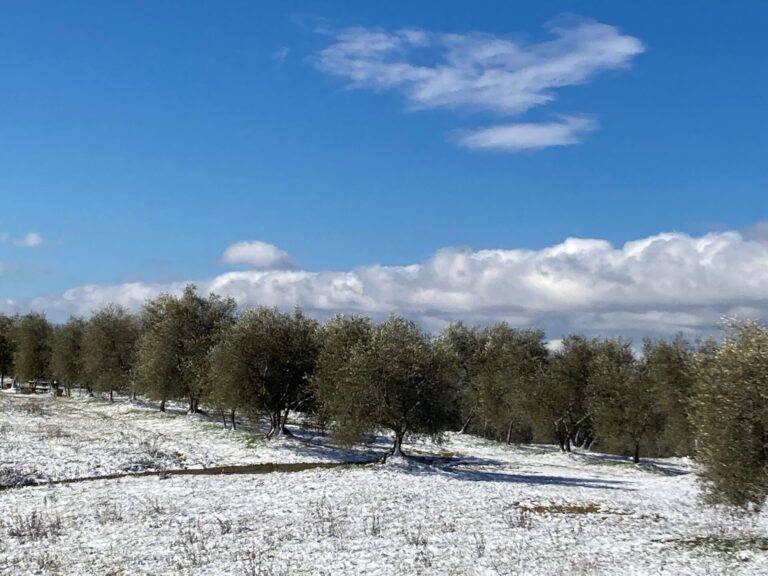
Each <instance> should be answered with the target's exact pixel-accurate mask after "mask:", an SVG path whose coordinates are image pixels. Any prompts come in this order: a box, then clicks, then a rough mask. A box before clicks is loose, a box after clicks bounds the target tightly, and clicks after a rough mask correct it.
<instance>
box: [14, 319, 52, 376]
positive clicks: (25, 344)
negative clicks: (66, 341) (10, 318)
mask: <svg viewBox="0 0 768 576" xmlns="http://www.w3.org/2000/svg"><path fill="white" fill-rule="evenodd" d="M51 332H52V331H51V325H50V324H49V323H48V320H46V318H45V316H44V315H42V314H35V313H32V314H27V315H26V316H22V317H21V318H19V321H18V324H17V325H16V330H15V339H16V351H15V354H14V368H15V371H16V377H17V378H19V379H20V380H33V379H44V378H48V377H49V376H50V367H51Z"/></svg>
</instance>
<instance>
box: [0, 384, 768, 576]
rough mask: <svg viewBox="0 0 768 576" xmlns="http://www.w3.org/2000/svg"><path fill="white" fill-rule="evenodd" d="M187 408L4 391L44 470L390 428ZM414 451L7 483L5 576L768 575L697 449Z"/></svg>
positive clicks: (314, 448)
mask: <svg viewBox="0 0 768 576" xmlns="http://www.w3.org/2000/svg"><path fill="white" fill-rule="evenodd" d="M30 402H34V403H35V404H36V405H37V406H38V407H39V409H40V411H38V410H37V409H35V408H30V407H29V406H28V403H30ZM180 412H181V411H180V410H178V411H173V412H169V413H166V414H161V413H159V412H158V411H157V410H155V409H152V407H151V406H147V405H141V404H132V403H130V402H128V401H127V400H123V401H120V402H116V403H115V404H113V405H110V404H109V403H107V402H104V401H103V400H93V399H84V398H72V399H67V398H58V399H52V398H49V397H47V398H41V397H36V398H32V399H30V398H27V397H21V396H8V395H2V396H0V418H2V420H0V470H5V471H6V472H7V471H9V470H12V471H14V473H15V474H16V475H17V476H19V475H20V476H22V477H25V478H27V481H29V479H30V478H37V479H39V480H57V479H58V480H60V479H66V478H77V477H84V476H98V475H104V474H108V473H127V472H131V471H140V470H147V469H149V470H162V469H174V468H184V467H187V468H203V467H211V466H218V465H245V464H254V463H265V462H273V463H289V462H307V463H311V462H333V461H338V462H343V461H347V460H350V459H353V460H360V459H362V458H364V457H372V456H373V455H374V454H375V455H381V454H382V453H383V451H384V442H385V441H386V439H381V438H380V439H378V443H375V444H373V445H371V446H365V447H359V449H357V450H356V451H354V452H348V451H344V450H340V449H337V448H335V447H333V446H331V445H330V444H329V443H328V442H327V441H325V439H324V438H323V436H322V435H321V434H320V433H319V432H312V431H311V430H304V429H302V428H300V427H298V426H294V427H292V429H293V430H294V431H295V432H297V434H299V435H300V436H299V438H298V439H280V440H278V441H276V442H274V443H268V442H266V441H264V440H262V439H261V438H260V435H259V434H257V433H255V431H254V430H253V428H251V430H246V429H241V430H238V431H232V430H225V429H224V427H223V426H222V424H221V421H220V420H218V421H217V420H215V419H213V420H210V419H207V418H206V417H204V416H187V415H185V414H182V413H180ZM243 428H245V427H243ZM153 443H154V444H153ZM404 450H405V451H406V452H407V453H409V454H411V455H414V454H416V455H418V456H417V457H416V458H389V459H388V460H387V462H386V463H384V464H365V465H356V466H344V467H337V468H314V469H307V470H303V471H300V472H290V473H289V472H273V473H269V474H255V475H205V476H203V475H184V476H170V477H167V478H165V479H163V478H164V476H163V475H161V474H157V475H151V476H142V477H130V476H129V477H122V478H117V479H110V480H93V481H87V482H80V483H72V484H44V485H40V486H24V487H18V488H11V489H7V490H3V491H0V573H2V574H14V575H16V574H153V575H155V574H214V575H218V574H222V575H223V574H227V575H230V574H245V575H249V574H251V575H289V574H290V575H294V574H299V575H300V574H318V575H321V574H327V575H331V574H333V575H339V574H349V575H356V574H377V575H407V574H441V575H451V574H455V575H463V574H469V575H483V576H484V575H496V574H526V575H527V574H624V575H631V574H768V552H767V551H766V550H765V548H766V546H765V540H761V539H765V538H766V535H767V534H768V519H766V515H765V513H762V514H739V513H735V512H730V511H728V510H724V509H719V508H709V507H705V506H703V505H702V504H701V503H700V502H699V500H698V498H699V491H698V487H697V485H696V480H695V476H694V474H692V473H691V472H692V470H693V466H694V465H693V463H691V462H690V461H687V460H683V459H664V460H654V461H652V462H646V463H644V464H643V465H641V466H634V465H632V464H631V463H629V462H627V461H626V460H624V459H622V458H616V457H608V456H603V455H600V454H591V453H579V454H562V453H560V452H559V451H558V450H556V449H554V448H553V447H550V446H505V445H501V444H497V443H493V442H489V441H485V440H482V439H478V438H474V437H471V436H462V435H457V434H449V435H446V438H445V441H444V443H443V444H441V445H439V446H435V445H433V444H431V443H429V442H416V443H409V444H407V445H404ZM427 454H429V455H432V456H429V457H428V456H426V455H427ZM434 456H437V457H434ZM1 479H2V476H0V481H1ZM734 543H735V544H734ZM761 548H762V550H761Z"/></svg>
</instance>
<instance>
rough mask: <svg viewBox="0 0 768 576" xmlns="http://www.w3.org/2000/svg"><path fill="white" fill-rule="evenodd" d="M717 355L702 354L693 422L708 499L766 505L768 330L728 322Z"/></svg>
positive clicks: (698, 371)
mask: <svg viewBox="0 0 768 576" xmlns="http://www.w3.org/2000/svg"><path fill="white" fill-rule="evenodd" d="M723 330H724V331H725V338H724V340H723V343H722V344H721V346H720V347H719V349H717V350H716V351H715V352H714V353H707V352H706V350H705V351H702V352H700V353H699V354H698V355H697V372H696V374H697V384H696V388H695V394H694V402H693V408H694V409H693V414H692V422H693V425H694V430H695V432H696V439H697V443H698V446H697V450H696V455H697V460H698V461H699V462H700V463H701V476H700V478H701V481H702V483H703V485H704V489H705V494H706V496H707V499H708V500H709V501H711V502H723V503H728V504H733V505H736V506H747V505H749V504H753V505H756V506H758V507H760V506H762V505H763V503H764V502H765V499H766V496H768V330H766V328H765V327H763V326H761V325H760V324H758V323H756V322H752V321H744V322H737V321H734V320H727V321H725V322H724V324H723Z"/></svg>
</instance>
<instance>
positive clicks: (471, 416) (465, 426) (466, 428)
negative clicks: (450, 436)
mask: <svg viewBox="0 0 768 576" xmlns="http://www.w3.org/2000/svg"><path fill="white" fill-rule="evenodd" d="M473 417H474V414H470V415H469V418H467V419H466V421H465V422H464V426H462V427H461V430H459V434H466V433H467V430H469V425H470V424H471V422H472V418H473Z"/></svg>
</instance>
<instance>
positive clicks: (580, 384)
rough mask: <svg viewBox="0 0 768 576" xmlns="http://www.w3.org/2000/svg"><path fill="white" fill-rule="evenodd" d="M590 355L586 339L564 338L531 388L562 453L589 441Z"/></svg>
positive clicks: (590, 345) (590, 347) (590, 343)
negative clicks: (535, 384) (534, 385)
mask: <svg viewBox="0 0 768 576" xmlns="http://www.w3.org/2000/svg"><path fill="white" fill-rule="evenodd" d="M593 356H594V345H593V343H592V342H591V341H590V340H587V339H586V338H584V337H582V336H577V335H571V336H567V337H566V338H564V339H563V343H562V346H561V348H560V349H559V350H558V351H557V352H555V353H554V354H552V356H551V359H550V363H549V369H548V370H547V371H546V372H544V373H542V377H541V378H540V379H539V381H538V382H537V386H536V387H535V388H534V389H535V394H536V403H537V405H538V408H539V412H540V413H541V414H542V416H543V417H544V418H546V420H547V421H548V422H550V423H551V425H552V430H553V432H554V435H555V439H556V440H557V442H558V444H559V445H560V449H561V450H563V451H564V452H565V451H567V452H570V451H571V446H572V445H576V446H587V445H589V443H590V442H591V440H592V438H593V435H592V425H591V424H592V423H591V418H590V416H591V415H590V412H589V403H588V399H589V398H588V385H589V379H590V373H591V366H592V361H593Z"/></svg>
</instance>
